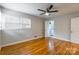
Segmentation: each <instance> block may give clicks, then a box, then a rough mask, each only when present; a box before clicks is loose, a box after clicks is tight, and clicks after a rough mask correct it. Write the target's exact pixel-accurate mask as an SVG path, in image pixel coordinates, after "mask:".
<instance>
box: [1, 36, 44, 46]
mask: <svg viewBox="0 0 79 59" xmlns="http://www.w3.org/2000/svg"><path fill="white" fill-rule="evenodd" d="M39 38H43V36H39V37H37V38H29V39H25V40H22V41H17V42H13V43H9V44H6V45H2V46H1V47H6V46H10V45H14V44H19V43H22V42H26V41H30V40H34V39H39Z"/></svg>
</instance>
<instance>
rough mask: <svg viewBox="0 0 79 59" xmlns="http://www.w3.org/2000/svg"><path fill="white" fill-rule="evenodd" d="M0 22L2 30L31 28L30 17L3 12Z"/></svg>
mask: <svg viewBox="0 0 79 59" xmlns="http://www.w3.org/2000/svg"><path fill="white" fill-rule="evenodd" d="M1 22H2V29H4V30H10V29H26V28H31V19H28V18H25V17H20V16H13V15H7V14H3V17H2V21H1Z"/></svg>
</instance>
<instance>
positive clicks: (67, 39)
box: [53, 36, 70, 42]
mask: <svg viewBox="0 0 79 59" xmlns="http://www.w3.org/2000/svg"><path fill="white" fill-rule="evenodd" d="M53 38H56V39H59V40H64V41H69V42H70V40H68V39H65V38H61V37H56V36H54V37H53Z"/></svg>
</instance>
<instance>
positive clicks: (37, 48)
mask: <svg viewBox="0 0 79 59" xmlns="http://www.w3.org/2000/svg"><path fill="white" fill-rule="evenodd" d="M1 55H79V45H78V44H74V43H70V42H67V41H62V40H58V39H55V38H40V39H37V40H31V41H27V42H24V43H20V44H16V45H11V46H7V47H3V48H2V49H1Z"/></svg>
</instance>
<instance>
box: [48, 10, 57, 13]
mask: <svg viewBox="0 0 79 59" xmlns="http://www.w3.org/2000/svg"><path fill="white" fill-rule="evenodd" d="M51 12H58V10H54V11H49V13H51Z"/></svg>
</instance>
